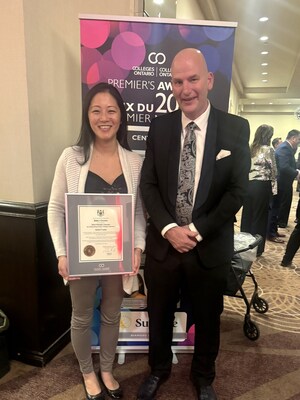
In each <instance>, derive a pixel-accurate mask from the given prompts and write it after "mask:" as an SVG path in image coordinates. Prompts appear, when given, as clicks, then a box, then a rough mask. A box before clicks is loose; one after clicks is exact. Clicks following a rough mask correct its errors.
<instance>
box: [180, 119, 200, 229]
mask: <svg viewBox="0 0 300 400" xmlns="http://www.w3.org/2000/svg"><path fill="white" fill-rule="evenodd" d="M197 128H198V127H197V125H196V124H195V122H190V123H189V124H188V125H187V132H186V135H185V139H184V143H183V148H182V153H181V161H180V169H179V174H178V189H177V199H176V218H177V223H178V225H180V226H183V225H188V224H190V223H191V221H192V211H193V197H194V185H195V164H196V135H195V129H197Z"/></svg>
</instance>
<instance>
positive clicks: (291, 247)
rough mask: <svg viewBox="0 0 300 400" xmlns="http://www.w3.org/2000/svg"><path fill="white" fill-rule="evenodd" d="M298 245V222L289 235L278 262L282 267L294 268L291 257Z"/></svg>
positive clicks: (299, 244) (299, 242) (299, 227)
mask: <svg viewBox="0 0 300 400" xmlns="http://www.w3.org/2000/svg"><path fill="white" fill-rule="evenodd" d="M299 247H300V223H299V222H298V223H297V224H296V226H295V228H294V230H293V232H292V233H291V236H290V237H289V240H288V242H287V245H286V249H285V253H284V256H283V259H282V261H281V263H280V265H281V266H282V267H287V268H294V265H293V263H292V262H293V259H294V257H295V254H296V253H297V251H298V250H299Z"/></svg>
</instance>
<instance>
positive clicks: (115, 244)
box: [65, 193, 134, 277]
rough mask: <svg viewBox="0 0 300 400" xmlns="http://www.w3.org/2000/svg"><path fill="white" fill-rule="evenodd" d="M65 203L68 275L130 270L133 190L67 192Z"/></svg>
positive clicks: (132, 235)
mask: <svg viewBox="0 0 300 400" xmlns="http://www.w3.org/2000/svg"><path fill="white" fill-rule="evenodd" d="M65 207H66V242H67V257H68V263H69V276H71V277H75V276H97V275H117V274H119V275H120V274H129V273H131V272H132V265H133V261H134V212H133V195H132V194H121V193H117V194H110V193H109V194H102V193H66V194H65Z"/></svg>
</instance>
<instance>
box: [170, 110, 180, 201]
mask: <svg viewBox="0 0 300 400" xmlns="http://www.w3.org/2000/svg"><path fill="white" fill-rule="evenodd" d="M166 129H167V131H168V134H169V136H170V141H169V144H170V146H169V148H168V149H167V157H168V182H167V187H168V195H169V200H170V203H171V204H172V205H173V206H175V204H176V197H177V185H178V168H179V158H180V146H181V130H182V126H181V112H180V111H178V112H176V113H174V118H173V119H172V123H171V124H170V125H169V126H168V127H167V128H166Z"/></svg>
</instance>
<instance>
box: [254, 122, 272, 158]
mask: <svg viewBox="0 0 300 400" xmlns="http://www.w3.org/2000/svg"><path fill="white" fill-rule="evenodd" d="M273 133H274V128H273V126H270V125H260V126H259V127H258V128H257V129H256V132H255V135H254V140H253V143H252V144H251V146H250V153H251V157H254V156H255V155H256V154H257V152H258V150H259V149H260V147H261V146H270V145H271V138H272V136H273Z"/></svg>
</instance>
